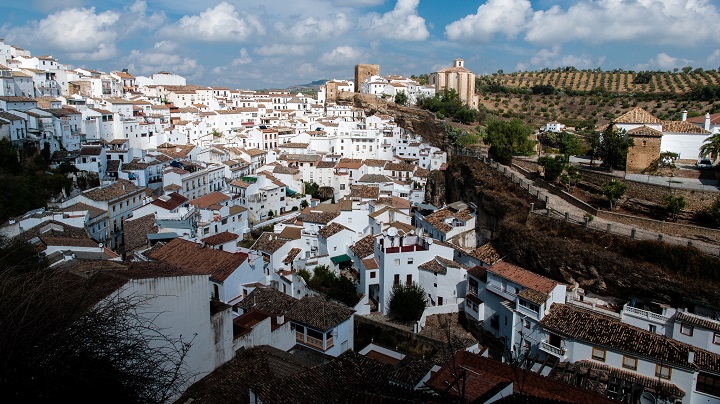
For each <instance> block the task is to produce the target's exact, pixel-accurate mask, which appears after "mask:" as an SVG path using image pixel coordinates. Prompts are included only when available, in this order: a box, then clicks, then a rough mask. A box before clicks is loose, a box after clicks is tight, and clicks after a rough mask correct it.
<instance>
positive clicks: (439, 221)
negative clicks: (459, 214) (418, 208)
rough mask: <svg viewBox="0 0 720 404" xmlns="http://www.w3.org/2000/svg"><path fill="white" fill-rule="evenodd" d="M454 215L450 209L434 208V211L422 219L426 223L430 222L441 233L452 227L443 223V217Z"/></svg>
mask: <svg viewBox="0 0 720 404" xmlns="http://www.w3.org/2000/svg"><path fill="white" fill-rule="evenodd" d="M455 216H456V215H455V214H453V212H451V211H450V209H447V208H443V209H439V210H436V211H435V212H433V213H431V214H429V215H427V216H425V218H424V219H425V221H426V222H427V223H428V224H430V225H431V226H432V227H434V228H435V229H437V230H439V231H441V232H443V233H448V232H449V231H450V230H452V229H453V227H452V226H451V225H450V224H448V223H445V219H448V218H453V217H455Z"/></svg>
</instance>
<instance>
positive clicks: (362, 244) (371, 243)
mask: <svg viewBox="0 0 720 404" xmlns="http://www.w3.org/2000/svg"><path fill="white" fill-rule="evenodd" d="M350 251H352V252H353V253H354V254H355V255H356V256H358V258H360V259H363V258H367V257H368V256H369V255H372V254H373V253H374V252H375V237H373V236H372V235H370V234H369V235H367V236H365V237H363V238H361V239H360V240H358V241H357V242H355V244H353V245H351V246H350Z"/></svg>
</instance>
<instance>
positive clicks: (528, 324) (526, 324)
mask: <svg viewBox="0 0 720 404" xmlns="http://www.w3.org/2000/svg"><path fill="white" fill-rule="evenodd" d="M524 323H525V328H528V329H529V328H530V320H528V319H525V321H524Z"/></svg>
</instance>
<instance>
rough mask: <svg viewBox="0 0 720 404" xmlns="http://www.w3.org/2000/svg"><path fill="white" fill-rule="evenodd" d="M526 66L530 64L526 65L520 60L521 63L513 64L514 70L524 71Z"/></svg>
mask: <svg viewBox="0 0 720 404" xmlns="http://www.w3.org/2000/svg"><path fill="white" fill-rule="evenodd" d="M528 67H530V65H528V64H527V63H522V62H521V63H518V64H516V65H515V71H517V72H524V71H526V70H527V69H528Z"/></svg>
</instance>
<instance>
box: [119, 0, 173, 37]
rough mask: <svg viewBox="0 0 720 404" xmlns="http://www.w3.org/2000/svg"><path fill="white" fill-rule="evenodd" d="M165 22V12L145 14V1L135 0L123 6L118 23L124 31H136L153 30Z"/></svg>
mask: <svg viewBox="0 0 720 404" xmlns="http://www.w3.org/2000/svg"><path fill="white" fill-rule="evenodd" d="M165 23H166V17H165V13H164V12H163V11H159V12H155V13H152V14H147V2H146V1H145V0H135V2H134V3H132V4H130V5H129V6H127V7H126V8H125V13H123V14H122V16H121V21H120V23H119V24H118V25H119V26H121V27H122V28H123V30H124V31H125V32H132V33H134V32H136V31H138V30H149V31H154V30H156V29H158V28H159V27H162V26H163V25H165Z"/></svg>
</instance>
